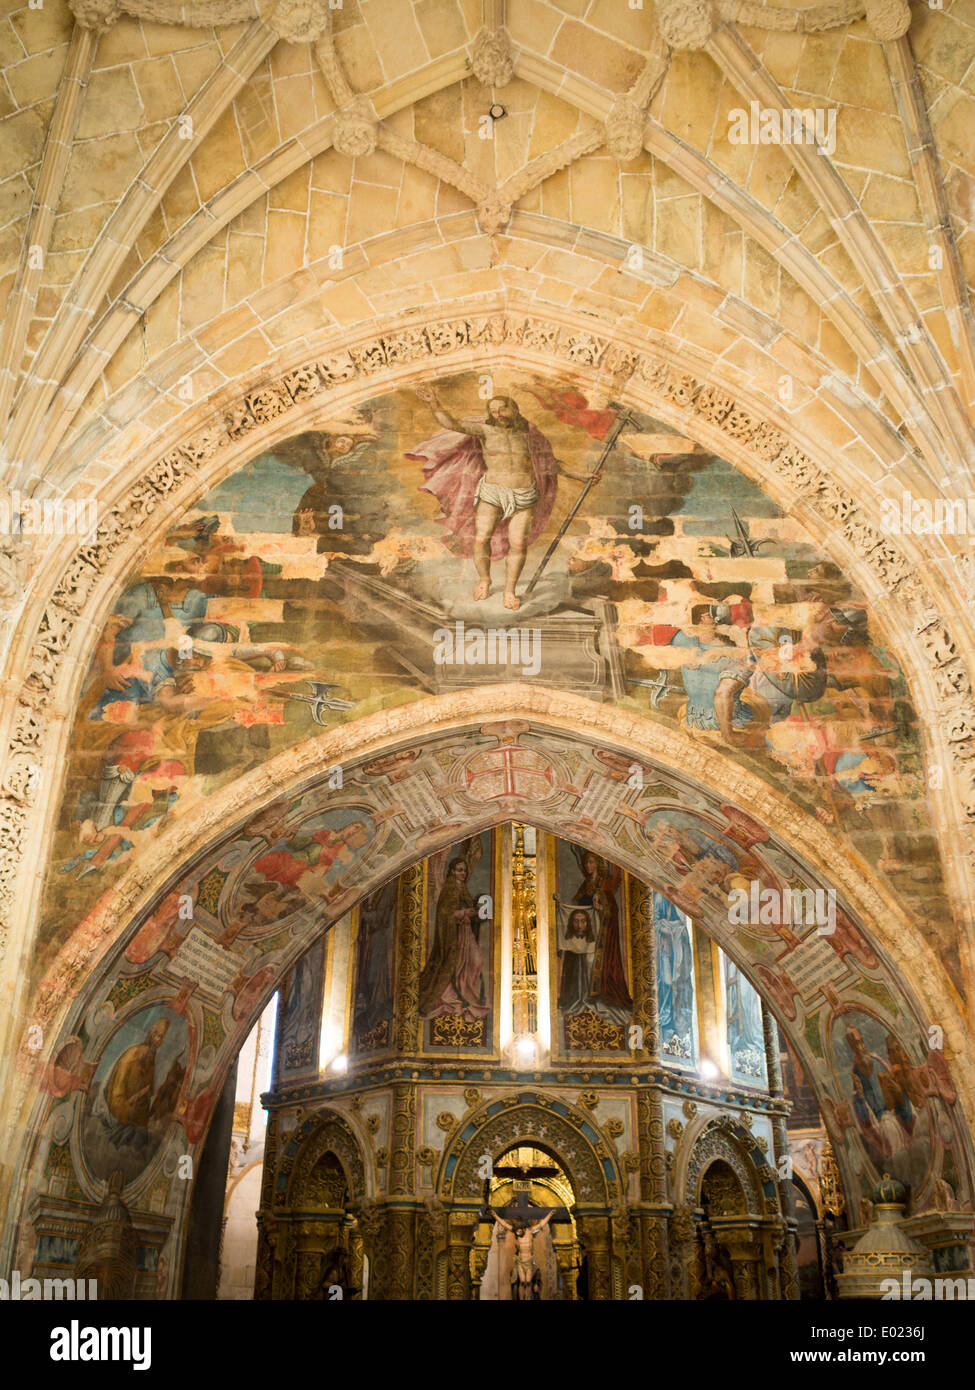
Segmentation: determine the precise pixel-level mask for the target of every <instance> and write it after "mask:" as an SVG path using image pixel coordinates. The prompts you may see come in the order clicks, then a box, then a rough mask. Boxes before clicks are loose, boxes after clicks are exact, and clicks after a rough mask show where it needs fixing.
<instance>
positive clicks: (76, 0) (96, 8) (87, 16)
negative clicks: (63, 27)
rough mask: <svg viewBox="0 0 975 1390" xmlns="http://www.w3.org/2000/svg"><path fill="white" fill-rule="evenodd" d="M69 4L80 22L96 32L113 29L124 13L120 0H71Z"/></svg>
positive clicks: (84, 26)
mask: <svg viewBox="0 0 975 1390" xmlns="http://www.w3.org/2000/svg"><path fill="white" fill-rule="evenodd" d="M69 4H70V6H71V13H72V14H73V15H74V17H75V19H76V20H77V21H78V23H79V24H80V25H81V26H82V27H83V28H85V29H94V31H95V33H96V34H100V33H103V32H104V31H105V30H106V29H111V27H112V25H113V24H114V23H115V21H116V20H117V19H118V18H119V16H120V15H121V13H122V5H121V3H120V0H69Z"/></svg>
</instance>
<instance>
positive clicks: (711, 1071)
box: [701, 1057, 721, 1081]
mask: <svg viewBox="0 0 975 1390" xmlns="http://www.w3.org/2000/svg"><path fill="white" fill-rule="evenodd" d="M720 1075H721V1073H720V1072H719V1071H718V1068H717V1067H716V1066H715V1065H714V1063H713V1062H712V1061H711V1058H710V1057H702V1058H701V1077H702V1079H703V1080H704V1081H713V1080H714V1079H715V1077H716V1076H720Z"/></svg>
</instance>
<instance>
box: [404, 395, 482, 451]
mask: <svg viewBox="0 0 975 1390" xmlns="http://www.w3.org/2000/svg"><path fill="white" fill-rule="evenodd" d="M416 394H417V395H418V396H419V398H420V400H421V401H422V402H423V403H424V405H428V406H429V407H430V409H431V410H432V411H433V414H434V418H435V419H436V421H437V424H438V425H443V427H444V429H446V430H454V431H455V433H457V434H471V435H474V436H475V437H476V438H477V439H483V438H484V426H483V425H481V424H478V423H477V421H474V420H466V421H465V420H458V419H457V418H456V417H455V416H453V415H451V413H450V411H449V410H447V409H446V408H445V406H444V405H443V404H442V402H441V401H440V400H439V399H438V397H437V393H436V392H435V391H434V389H433V387H432V386H418V387H417V388H416Z"/></svg>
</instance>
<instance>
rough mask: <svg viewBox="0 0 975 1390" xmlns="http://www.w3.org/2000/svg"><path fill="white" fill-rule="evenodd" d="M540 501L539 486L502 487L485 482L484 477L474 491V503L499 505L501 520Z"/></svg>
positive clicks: (491, 505) (526, 509) (505, 519)
mask: <svg viewBox="0 0 975 1390" xmlns="http://www.w3.org/2000/svg"><path fill="white" fill-rule="evenodd" d="M537 501H538V487H537V485H536V484H535V483H532V484H531V486H530V487H501V486H499V485H498V484H497V483H488V482H485V481H484V479H483V478H482V479H481V481H480V482H479V483H478V485H477V491H476V492H475V493H474V505H475V507H476V506H477V504H478V502H484V503H485V504H486V505H487V506H489V507H497V508H498V509H499V510H500V512H501V520H502V521H507V520H508V518H509V517H512V516H514V514H515V512H526V511H528V509H529V508H530V507H534V505H535V503H536V502H537Z"/></svg>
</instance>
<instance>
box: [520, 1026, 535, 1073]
mask: <svg viewBox="0 0 975 1390" xmlns="http://www.w3.org/2000/svg"><path fill="white" fill-rule="evenodd" d="M535 1053H536V1047H535V1039H534V1038H533V1037H532V1036H531V1034H530V1033H524V1034H522V1036H521V1037H520V1038H515V1056H516V1057H517V1058H518V1061H519V1062H521V1063H522V1064H523V1065H524V1066H526V1067H530V1066H533V1065H534V1063H535Z"/></svg>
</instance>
